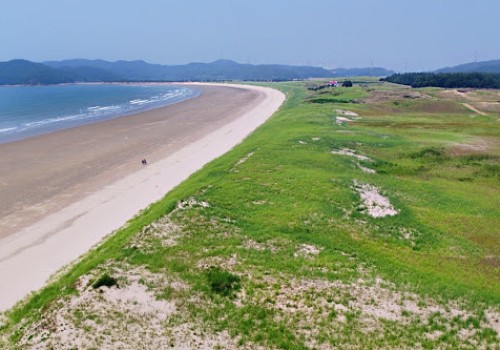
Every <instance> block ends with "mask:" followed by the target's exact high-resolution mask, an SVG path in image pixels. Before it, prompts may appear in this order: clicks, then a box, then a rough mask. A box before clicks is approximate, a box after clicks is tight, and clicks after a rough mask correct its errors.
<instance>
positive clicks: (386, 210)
mask: <svg viewBox="0 0 500 350" xmlns="http://www.w3.org/2000/svg"><path fill="white" fill-rule="evenodd" d="M354 189H355V190H356V191H357V192H358V194H359V196H360V198H361V201H362V203H363V209H364V211H366V212H367V214H368V215H369V216H371V217H373V218H383V217H386V216H394V215H397V214H398V210H396V209H395V208H394V207H393V206H392V204H391V202H390V201H389V199H388V198H387V197H384V196H383V195H381V194H380V189H379V188H377V187H375V186H373V185H370V184H364V183H361V182H359V181H357V180H354Z"/></svg>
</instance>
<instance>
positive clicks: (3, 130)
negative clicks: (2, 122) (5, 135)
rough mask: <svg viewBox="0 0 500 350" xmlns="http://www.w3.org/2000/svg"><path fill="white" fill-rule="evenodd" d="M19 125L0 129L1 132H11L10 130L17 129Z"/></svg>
mask: <svg viewBox="0 0 500 350" xmlns="http://www.w3.org/2000/svg"><path fill="white" fill-rule="evenodd" d="M16 129H17V127H12V128H2V129H0V132H9V131H13V130H16Z"/></svg>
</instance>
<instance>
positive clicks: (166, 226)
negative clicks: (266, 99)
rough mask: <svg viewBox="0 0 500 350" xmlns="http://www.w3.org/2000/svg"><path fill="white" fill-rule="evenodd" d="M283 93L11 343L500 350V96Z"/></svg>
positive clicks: (377, 89)
mask: <svg viewBox="0 0 500 350" xmlns="http://www.w3.org/2000/svg"><path fill="white" fill-rule="evenodd" d="M271 86H273V87H276V88H278V89H281V90H282V91H284V92H286V94H287V96H288V99H287V101H286V103H285V105H284V106H283V107H282V108H281V110H280V111H279V112H278V113H276V114H275V116H273V117H272V119H270V121H268V122H267V123H266V124H265V125H264V126H262V127H261V128H260V129H258V130H257V131H256V132H255V133H254V134H253V135H252V136H251V137H249V138H248V139H247V140H246V141H245V142H243V143H242V144H240V145H239V146H238V147H236V148H235V149H234V150H232V151H231V152H229V153H228V154H226V155H225V156H223V157H221V158H219V159H218V160H216V161H214V162H212V163H210V164H209V165H208V166H206V167H205V168H204V169H202V170H201V171H199V172H198V173H196V174H195V175H193V176H192V177H191V178H190V179H189V180H188V181H186V182H185V183H183V184H182V185H181V186H179V187H178V188H176V189H175V190H174V191H172V192H171V193H170V194H168V195H167V196H166V197H165V198H164V199H163V200H162V201H160V202H159V203H156V204H154V205H152V206H151V207H150V208H149V209H148V210H146V211H144V212H143V213H141V214H140V215H139V216H138V217H136V218H135V219H133V220H131V221H130V222H129V224H128V225H127V227H125V228H123V229H121V230H120V231H119V232H117V233H116V234H115V235H113V236H112V237H111V238H109V239H108V240H107V241H106V242H104V244H102V245H101V246H100V247H99V248H97V249H95V250H94V251H92V252H90V253H89V254H88V255H87V256H86V257H85V258H83V259H82V260H81V261H80V262H79V263H78V264H76V265H75V266H74V267H72V268H71V269H70V270H69V271H66V272H64V273H61V275H60V276H59V277H58V278H56V279H55V282H54V283H52V284H51V285H49V286H48V287H47V288H45V289H44V290H43V291H41V292H40V293H38V294H36V295H34V296H33V297H31V298H30V299H29V300H27V301H26V302H25V303H23V304H20V305H18V306H17V307H16V308H14V309H13V310H12V311H10V312H9V313H7V314H6V315H4V319H3V326H2V329H1V331H0V334H1V335H2V337H3V342H4V343H3V345H2V343H0V345H2V346H3V347H5V348H9V347H12V348H15V349H31V348H33V349H35V348H48V349H50V348H54V349H71V348H73V347H74V348H88V349H91V348H106V347H109V348H118V347H119V346H121V348H123V349H136V348H148V349H157V348H167V347H173V348H182V347H183V346H184V347H185V348H194V349H205V348H215V349H216V348H221V349H226V348H229V349H255V348H265V349H267V348H270V349H336V348H338V349H346V348H351V349H371V348H395V349H396V348H397V349H404V348H407V349H414V348H422V349H436V348H441V349H477V348H482V349H498V348H499V347H498V344H499V341H500V336H499V332H500V307H499V305H500V283H499V282H500V244H499V242H500V240H499V236H500V230H499V227H500V209H499V208H500V186H499V184H500V165H499V159H500V138H499V137H498V135H500V123H499V117H500V111H496V110H495V108H496V107H495V103H496V102H495V101H497V102H498V99H499V98H498V96H499V95H498V91H493V90H489V91H486V92H481V93H477V92H475V91H468V92H463V93H457V92H456V91H445V90H442V89H432V88H428V89H418V90H415V89H413V90H412V89H409V88H405V87H400V86H397V85H392V84H387V83H384V84H382V83H376V82H370V81H369V82H367V83H365V84H356V85H355V87H354V88H351V89H349V88H336V89H330V90H319V91H314V92H313V91H309V90H307V86H306V83H280V84H274V85H271ZM457 94H458V95H457ZM495 96H497V97H495ZM468 102H470V103H471V105H474V106H475V107H476V108H478V109H481V103H484V102H487V103H489V104H488V110H485V115H480V114H477V113H475V112H473V111H472V110H470V109H469V108H467V107H466V106H464V105H463V103H468ZM492 106H493V107H492ZM363 195H365V196H368V197H370V196H371V198H375V199H376V200H375V202H374V203H368V202H364V201H363ZM377 200H378V201H379V202H377ZM384 201H385V202H384ZM377 203H378V204H377ZM377 210H378V211H377ZM391 210H392V212H391ZM370 213H379V214H380V215H382V216H381V217H372V216H370ZM388 213H389V214H391V213H392V214H391V215H386V216H383V215H384V214H388ZM393 214H396V215H393ZM374 215H375V214H374ZM377 215H378V214H377ZM37 344H38V345H37ZM37 346H38V347H37Z"/></svg>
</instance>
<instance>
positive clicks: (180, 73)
mask: <svg viewBox="0 0 500 350" xmlns="http://www.w3.org/2000/svg"><path fill="white" fill-rule="evenodd" d="M331 75H332V73H331V72H330V71H328V70H326V69H323V68H320V67H308V66H288V65H278V64H261V65H252V64H240V63H237V62H234V61H229V60H219V61H215V62H212V63H189V64H185V65H175V66H168V65H160V64H151V63H147V62H144V61H116V62H108V61H103V60H83V59H75V60H66V61H50V62H43V63H35V62H30V61H26V60H12V61H9V62H0V85H14V84H35V85H36V84H60V83H73V82H126V81H128V82H134V81H141V82H142V81H238V80H254V81H270V80H272V81H282V80H294V79H308V78H327V77H330V76H331Z"/></svg>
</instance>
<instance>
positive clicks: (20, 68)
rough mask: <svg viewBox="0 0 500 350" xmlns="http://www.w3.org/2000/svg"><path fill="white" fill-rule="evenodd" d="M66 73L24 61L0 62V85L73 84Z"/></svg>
mask: <svg viewBox="0 0 500 350" xmlns="http://www.w3.org/2000/svg"><path fill="white" fill-rule="evenodd" d="M73 81H74V80H73V78H72V77H71V76H69V75H68V74H67V73H66V72H64V71H61V70H58V69H54V68H51V67H48V66H46V65H44V64H41V63H35V62H30V61H26V60H12V61H8V62H0V85H18V84H31V85H33V84H62V83H69V82H73Z"/></svg>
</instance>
